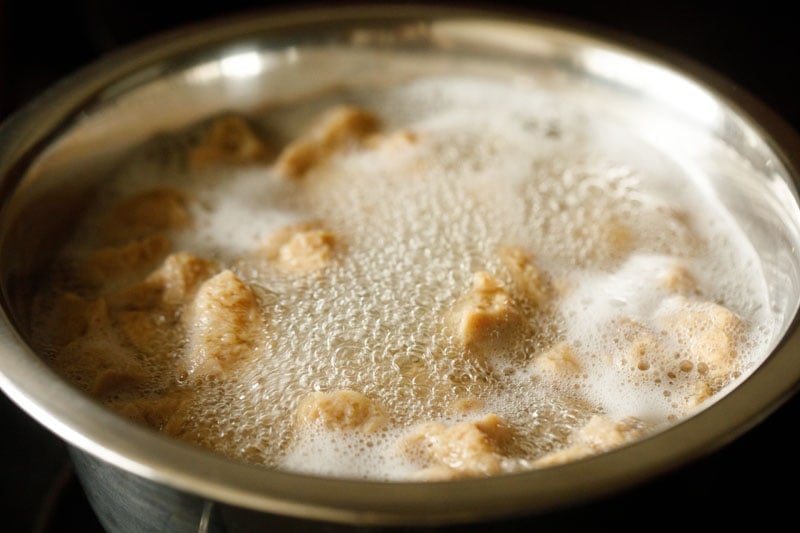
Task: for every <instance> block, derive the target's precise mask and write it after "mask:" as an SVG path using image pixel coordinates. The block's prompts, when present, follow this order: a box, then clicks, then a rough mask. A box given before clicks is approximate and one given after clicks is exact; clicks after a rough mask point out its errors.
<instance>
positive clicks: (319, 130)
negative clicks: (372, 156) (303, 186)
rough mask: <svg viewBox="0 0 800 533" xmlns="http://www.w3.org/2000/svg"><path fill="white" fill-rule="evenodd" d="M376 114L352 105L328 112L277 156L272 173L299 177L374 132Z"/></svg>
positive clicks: (377, 121) (378, 122) (292, 177)
mask: <svg viewBox="0 0 800 533" xmlns="http://www.w3.org/2000/svg"><path fill="white" fill-rule="evenodd" d="M379 126H380V120H379V119H378V117H377V115H375V114H373V113H371V112H370V111H367V110H366V109H361V108H359V107H354V106H340V107H336V108H334V109H332V110H330V111H328V112H327V113H326V114H325V115H324V116H322V117H321V118H320V119H319V120H318V121H317V122H316V123H315V124H314V125H313V126H312V128H311V131H309V132H308V133H307V134H306V135H304V136H302V137H300V138H298V139H296V140H295V141H293V142H292V143H290V144H289V145H288V146H286V147H285V148H284V149H283V151H282V152H281V153H280V154H279V155H278V159H277V161H276V162H275V170H276V172H277V173H278V175H280V176H283V177H284V178H289V179H296V178H302V177H303V176H304V175H305V174H306V173H307V172H308V171H309V170H311V169H312V168H313V167H315V166H317V165H319V164H320V163H322V162H323V161H324V160H325V159H327V158H328V157H329V156H330V155H331V154H332V153H333V152H335V151H337V150H342V149H345V148H347V147H348V146H349V145H353V144H357V143H359V142H361V141H362V140H364V139H365V138H366V137H368V136H369V135H371V134H372V133H374V132H376V131H377V130H378V128H379Z"/></svg>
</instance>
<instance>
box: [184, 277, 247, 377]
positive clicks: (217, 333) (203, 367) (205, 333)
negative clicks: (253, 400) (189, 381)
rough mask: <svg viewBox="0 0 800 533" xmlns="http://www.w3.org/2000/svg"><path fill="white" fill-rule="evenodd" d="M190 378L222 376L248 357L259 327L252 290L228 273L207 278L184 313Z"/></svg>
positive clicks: (187, 365) (187, 366) (187, 367)
mask: <svg viewBox="0 0 800 533" xmlns="http://www.w3.org/2000/svg"><path fill="white" fill-rule="evenodd" d="M183 319H184V323H185V327H186V329H187V332H188V337H189V342H188V345H187V347H186V350H187V351H186V369H187V372H188V374H189V376H191V377H193V378H195V379H197V378H202V377H212V376H222V375H225V374H226V373H228V372H230V371H231V370H232V369H233V368H234V367H235V366H237V365H238V364H239V363H240V362H241V361H242V360H245V359H247V358H249V357H251V356H252V355H253V353H254V350H255V348H256V347H255V345H256V340H257V336H258V332H259V329H260V327H261V324H262V313H261V311H260V309H259V304H258V299H257V298H256V295H255V293H254V292H253V289H252V288H250V287H249V286H248V285H247V284H246V283H244V282H243V281H242V280H241V279H239V277H238V276H236V274H234V273H233V272H232V271H230V270H223V271H222V272H220V273H219V274H216V275H215V276H213V277H211V278H209V279H208V280H206V281H205V282H203V284H202V285H200V287H199V289H198V290H197V294H196V296H195V297H194V300H192V302H191V303H190V304H188V307H187V309H186V311H185V312H184V316H183Z"/></svg>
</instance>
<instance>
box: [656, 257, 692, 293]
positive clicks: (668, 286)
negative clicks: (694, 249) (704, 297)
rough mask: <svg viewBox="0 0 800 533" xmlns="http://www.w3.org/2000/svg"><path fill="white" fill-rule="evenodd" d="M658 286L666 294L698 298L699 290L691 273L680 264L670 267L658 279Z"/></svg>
mask: <svg viewBox="0 0 800 533" xmlns="http://www.w3.org/2000/svg"><path fill="white" fill-rule="evenodd" d="M658 284H659V286H660V287H661V288H662V289H664V290H665V291H667V292H670V293H675V294H682V295H684V296H698V295H699V294H700V290H699V288H698V285H697V280H696V279H695V277H694V276H693V275H692V273H691V271H690V270H689V269H688V268H687V267H686V266H685V265H681V264H675V265H672V266H670V267H669V268H668V269H667V270H666V272H663V273H662V274H661V275H660V276H659V278H658Z"/></svg>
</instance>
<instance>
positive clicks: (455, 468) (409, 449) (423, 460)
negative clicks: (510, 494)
mask: <svg viewBox="0 0 800 533" xmlns="http://www.w3.org/2000/svg"><path fill="white" fill-rule="evenodd" d="M512 436H513V433H512V431H511V428H510V427H509V426H508V425H507V424H506V423H505V422H504V421H503V420H502V419H501V418H500V417H499V416H497V415H496V414H493V413H490V414H487V415H484V416H483V417H482V418H479V419H477V420H471V421H467V422H459V423H456V424H452V425H449V426H448V425H445V424H443V423H440V422H424V423H422V424H419V425H417V426H415V427H413V428H412V429H411V430H410V431H409V433H408V434H406V435H405V436H404V437H403V438H402V439H401V440H400V442H399V449H400V451H401V453H402V454H403V455H404V456H406V457H407V458H409V459H410V460H411V461H412V462H414V463H415V464H418V465H420V466H421V469H420V470H419V471H418V472H416V473H415V474H414V476H413V477H414V478H415V479H420V480H447V479H459V478H466V477H480V476H490V475H493V474H499V473H502V472H505V471H507V470H508V469H509V464H510V463H509V460H508V458H507V457H506V456H505V455H504V454H503V452H504V449H505V448H506V446H507V445H508V444H509V443H510V441H511V439H512Z"/></svg>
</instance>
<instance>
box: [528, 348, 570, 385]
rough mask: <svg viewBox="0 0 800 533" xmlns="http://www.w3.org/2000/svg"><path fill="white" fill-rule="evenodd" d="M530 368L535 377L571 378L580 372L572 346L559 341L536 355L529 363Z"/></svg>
mask: <svg viewBox="0 0 800 533" xmlns="http://www.w3.org/2000/svg"><path fill="white" fill-rule="evenodd" d="M530 368H531V370H533V372H534V374H536V375H545V376H548V377H557V376H564V375H566V376H572V375H576V374H577V373H579V372H580V371H581V364H580V362H579V361H578V358H577V357H576V356H575V350H574V348H573V347H572V345H571V344H570V343H569V342H567V341H560V342H557V343H556V344H554V345H553V346H551V347H550V348H548V349H547V350H545V351H544V352H542V353H539V354H537V355H536V356H535V357H534V358H533V360H532V361H531V362H530Z"/></svg>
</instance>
